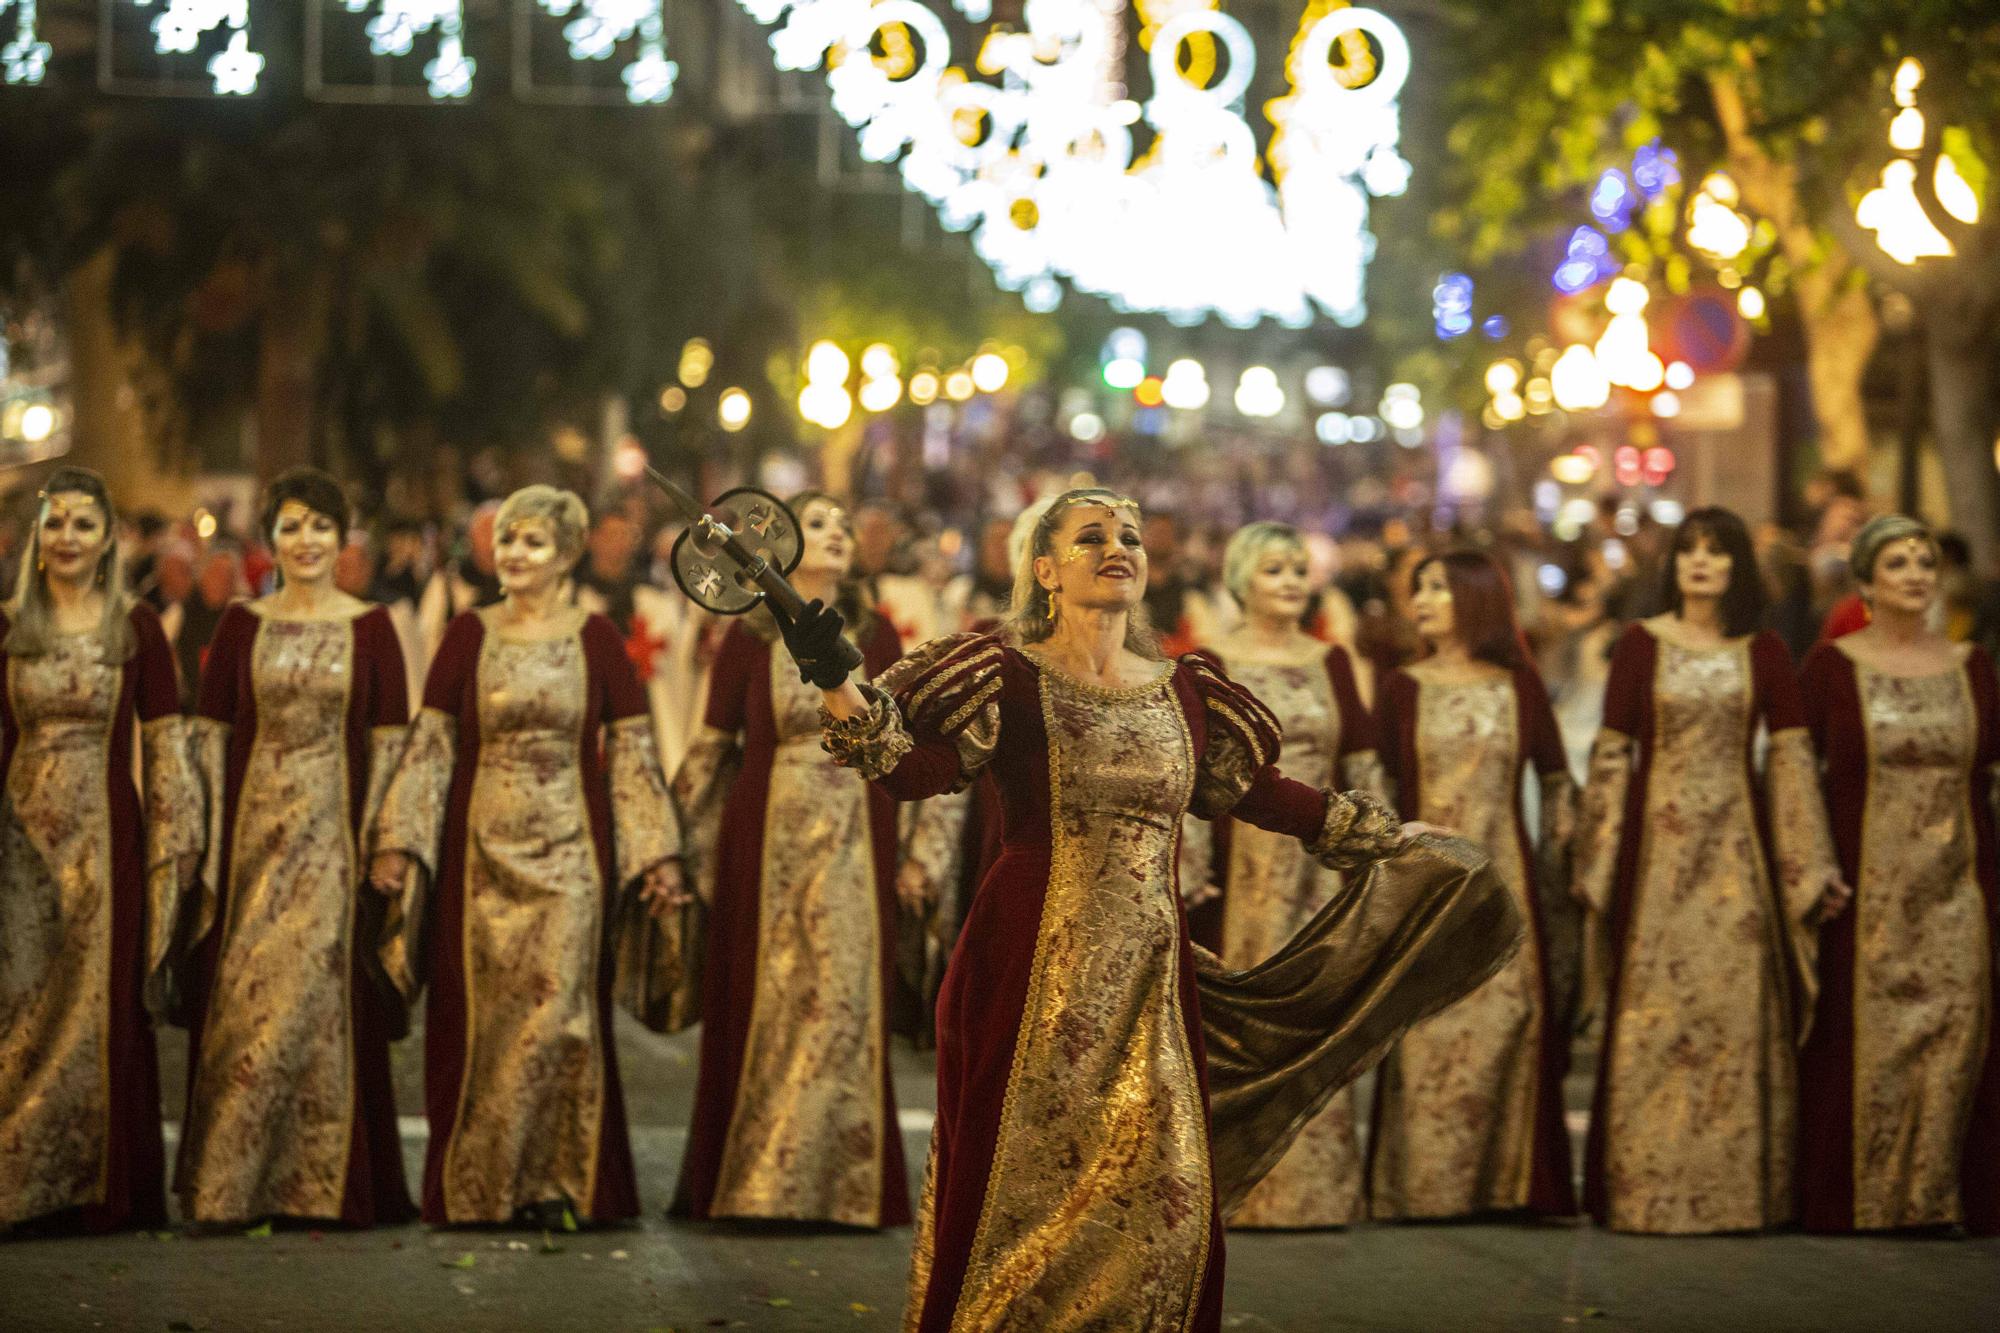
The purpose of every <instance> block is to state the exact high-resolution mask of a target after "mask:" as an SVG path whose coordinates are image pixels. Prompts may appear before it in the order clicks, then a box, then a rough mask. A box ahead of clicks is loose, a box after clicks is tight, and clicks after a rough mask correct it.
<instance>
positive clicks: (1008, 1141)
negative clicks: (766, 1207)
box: [917, 669, 1213, 1329]
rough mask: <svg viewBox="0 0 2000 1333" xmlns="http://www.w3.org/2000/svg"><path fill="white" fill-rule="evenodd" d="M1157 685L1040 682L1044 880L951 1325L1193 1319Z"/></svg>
mask: <svg viewBox="0 0 2000 1333" xmlns="http://www.w3.org/2000/svg"><path fill="white" fill-rule="evenodd" d="M1169 689H1170V687H1169V686H1168V685H1167V683H1166V682H1165V681H1164V680H1162V681H1161V682H1160V683H1157V684H1154V685H1149V686H1145V687H1142V688H1140V689H1138V690H1126V691H1110V690H1101V689H1093V688H1091V687H1089V686H1086V685H1083V684H1081V683H1078V682H1074V681H1071V680H1069V679H1067V678H1065V677H1063V676H1061V675H1060V674H1059V673H1057V672H1055V671H1053V670H1049V669H1044V670H1043V671H1042V673H1041V699H1042V712H1043V718H1044V723H1045V726H1046V728H1047V733H1048V739H1049V777H1050V783H1051V801H1050V804H1051V810H1052V818H1053V825H1054V827H1053V830H1052V832H1053V849H1052V853H1051V857H1052V859H1051V866H1050V879H1049V885H1048V889H1047V894H1046V897H1045V898H1044V901H1043V906H1042V916H1041V929H1040V934H1039V937H1038V939H1037V943H1036V948H1035V958H1034V963H1033V967H1032V971H1031V973H1030V977H1029V983H1028V996H1027V1004H1026V1008H1025V1010H1024V1018H1023V1023H1022V1028H1021V1031H1020V1034H1019V1036H1018V1037H1017V1038H1016V1046H1015V1056H1014V1068H1013V1072H1012V1075H1011V1076H1010V1078H1009V1079H1008V1083H1007V1096H1006V1101H1005V1104H1004V1106H1003V1107H1002V1110H1001V1115H1000V1129H999V1142H998V1144H997V1146H996V1149H995V1152H994V1156H993V1163H992V1170H991V1175H990V1177H989V1180H988V1183H987V1187H986V1198H985V1202H984V1205H983V1207H982V1210H981V1214H980V1219H979V1225H978V1228H977V1232H976V1234H975V1237H974V1240H973V1244H972V1249H971V1254H970V1257H969V1261H968V1266H967V1269H966V1276H965V1282H964V1286H963V1288H962V1289H961V1292H960V1296H959V1301H958V1306H957V1308H956V1310H955V1312H954V1314H953V1317H952V1327H954V1328H965V1329H1002V1328H1006V1329H1048V1328H1107V1329H1108V1328H1120V1329H1124V1328H1133V1329H1137V1328H1145V1329H1170V1328H1184V1327H1186V1326H1187V1323H1188V1320H1189V1319H1190V1318H1191V1317H1192V1314H1193V1307H1194V1302H1195V1299H1196V1297H1197V1295H1198V1293H1199V1292H1200V1290H1201V1286H1202V1280H1203V1274H1204V1272H1205V1270H1206V1264H1207V1250H1208V1234H1209V1232H1208V1229H1209V1215H1210V1207H1211V1192H1212V1189H1213V1185H1212V1182H1211V1180H1210V1175H1209V1164H1208V1135H1207V1125H1206V1123H1205V1118H1204V1115H1203V1110H1202V1105H1201V1096H1200V1091H1199V1083H1198V1076H1197V1070H1196V1066H1195V1062H1194V1055H1193V1053H1192V1051H1191V1050H1190V1049H1189V1045H1188V1041H1187V1034H1186V1030H1185V1028H1184V1027H1183V1020H1182V1003H1183V998H1182V996H1181V995H1180V993H1179V990H1180V971H1179V967H1178V958H1179V949H1180V943H1179V941H1180V919H1179V912H1178V910H1177V906H1176V904H1175V903H1174V901H1173V897H1172V889H1171V887H1170V886H1171V883H1172V875H1171V872H1172V867H1173V857H1174V843H1175V837H1176V834H1177V831H1178V828H1179V823H1180V816H1181V813H1182V811H1183V810H1185V809H1186V808H1187V805H1188V801H1189V799H1190V798H1191V796H1192V794H1193V790H1194V779H1195V774H1194V767H1195V766H1194V763H1193V751H1192V743H1191V740H1190V738H1189V735H1188V731H1187V724H1186V722H1185V720H1184V719H1183V717H1182V715H1181V712H1180V709H1179V707H1178V706H1177V705H1176V702H1175V700H1174V699H1173V697H1172V695H1171V694H1170V693H1169ZM1189 998H1190V999H1191V998H1192V997H1189ZM918 1291H919V1295H918V1297H917V1299H918V1300H919V1301H920V1300H921V1289H918Z"/></svg>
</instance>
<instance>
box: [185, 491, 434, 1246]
mask: <svg viewBox="0 0 2000 1333" xmlns="http://www.w3.org/2000/svg"><path fill="white" fill-rule="evenodd" d="M348 524H349V510H348V503H347V497H346V495H345V494H343V493H342V491H341V488H340V483H339V482H337V481H335V480H334V479H333V478H332V477H330V476H328V475H326V474H325V473H324V472H320V471H318V470H316V469H313V468H299V469H296V470H294V471H292V472H288V473H286V474H285V475H283V476H281V477H279V478H278V479H277V480H276V481H275V482H273V483H272V484H271V488H270V492H269V495H268V497H267V499H266V501H265V505H264V516H263V528H264V531H265V533H266V534H268V535H269V538H270V541H271V546H272V549H273V551H275V552H276V555H277V560H278V572H279V577H280V580H281V581H280V583H279V586H278V588H277V590H276V591H274V592H272V593H271V594H270V595H269V596H267V597H263V598H259V599H258V600H257V601H254V602H249V603H242V602H239V603H237V604H236V605H235V606H233V607H231V608H230V609H229V611H228V613H227V614H225V615H224V616H223V618H222V623H221V625H220V626H219V627H218V629H217V630H216V635H215V640H214V642H213V643H212V644H211V645H210V647H209V650H208V655H207V660H206V662H205V664H204V666H203V669H202V678H201V695H200V705H199V708H198V712H197V715H196V718H195V720H194V722H193V724H192V728H193V732H194V738H195V743H194V755H195V767H196V773H197V774H198V776H199V777H200V778H201V780H202V782H203V785H204V787H205V789H206V795H207V805H206V809H207V815H208V828H209V833H208V852H207V856H206V858H205V861H204V874H203V877H202V885H203V893H202V898H201V901H200V909H199V913H198V916H197V923H196V926H195V936H194V942H193V947H194V957H193V959H192V960H191V963H190V966H189V968H188V971H187V977H186V983H185V986H184V992H185V995H186V999H187V1014H186V1018H187V1026H188V1052H189V1058H188V1067H189V1069H190V1071H191V1073H190V1077H189V1080H188V1097H187V1118H186V1120H185V1121H184V1122H183V1124H184V1128H183V1130H182V1135H181V1147H180V1158H179V1164H178V1167H177V1170H176V1174H175V1192H176V1193H177V1194H178V1195H179V1197H180V1201H181V1213H182V1216H183V1217H185V1218H187V1219H189V1220H191V1221H194V1222H199V1223H228V1222H244V1221H250V1220H254V1219H257V1218H262V1217H270V1216H279V1217H291V1218H313V1219H320V1220H326V1221H339V1222H344V1223H347V1224H349V1225H352V1226H369V1225H372V1224H374V1223H377V1222H402V1221H407V1220H408V1219H409V1218H411V1217H413V1216H414V1215H415V1213H416V1210H415V1208H414V1207H413V1206H412V1205H411V1203H410V1196H409V1191H408V1190H407V1189H406V1188H405V1186H404V1182H403V1152H402V1143H401V1140H400V1139H399V1138H398V1136H397V1133H396V1098H395V1091H394V1089H393V1088H392V1087H391V1085H390V1081H389V1041H390V1039H391V1038H392V1037H393V1036H397V1035H400V1034H401V1031H402V1030H403V1028H404V1027H406V1026H407V1021H408V1019H407V1015H406V1014H404V1013H403V1012H402V1004H401V997H400V996H399V995H398V994H396V992H395V991H394V989H393V987H389V986H386V985H384V984H380V982H379V980H378V979H380V978H381V973H380V970H379V967H376V966H374V963H375V960H374V957H373V954H374V951H375V948H376V944H377V938H376V937H377V934H378V933H379V928H380V927H381V925H382V924H383V914H382V903H381V900H380V899H379V898H376V897H374V896H373V895H369V896H368V897H365V898H361V897H357V895H358V894H365V893H366V890H365V888H363V881H364V880H365V879H366V866H365V864H364V862H363V859H362V856H361V852H360V838H361V836H362V833H363V830H364V829H366V827H367V826H368V822H369V820H370V819H371V818H372V817H373V815H374V813H375V803H376V802H378V801H379V800H380V799H381V796H382V792H383V789H384V787H385V786H386V785H387V782H388V778H389V775H390V773H391V772H393V771H394V768H395V765H396V761H397V759H398V757H399V756H400V755H401V753H402V746H403V739H404V734H405V731H406V729H407V724H408V722H409V693H408V687H407V685H406V684H405V683H404V678H403V654H402V645H401V643H400V642H399V641H398V639H397V636H396V630H395V626H394V624H393V623H392V622H391V621H390V619H389V613H388V611H387V610H385V609H384V608H382V607H379V606H372V605H370V604H369V603H367V602H363V601H360V600H359V599H357V598H355V597H351V596H349V595H348V594H346V593H344V592H342V591H341V590H340V589H338V588H337V587H335V586H334V569H335V563H336V559H337V555H336V553H337V552H339V551H340V550H341V549H342V546H343V543H345V542H346V540H347V532H348Z"/></svg>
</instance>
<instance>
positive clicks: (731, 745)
mask: <svg viewBox="0 0 2000 1333" xmlns="http://www.w3.org/2000/svg"><path fill="white" fill-rule="evenodd" d="M742 765H743V746H742V742H741V740H740V738H739V737H737V736H736V735H734V734H733V733H727V732H723V731H719V730H717V729H716V728H714V727H703V728H702V729H701V730H700V731H699V732H698V733H696V735H695V738H694V740H693V741H692V742H691V743H690V744H689V745H688V750H687V754H686V755H684V756H682V758H681V764H680V767H679V768H678V769H676V770H675V771H674V780H673V797H674V804H675V805H676V806H677V807H678V808H679V810H680V812H681V821H682V823H681V836H682V838H683V840H684V846H683V848H682V852H683V854H684V856H685V858H686V862H687V868H688V873H689V875H690V876H691V879H692V884H691V887H693V888H694V889H695V890H696V892H697V893H698V894H699V895H700V896H701V900H702V901H703V902H713V901H714V900H715V852H716V845H717V843H718V842H719V841H720V840H721V837H722V811H723V808H724V807H725V806H727V805H728V804H729V790H730V787H731V786H732V785H733V784H734V783H735V781H736V774H737V772H738V770H739V769H741V767H742Z"/></svg>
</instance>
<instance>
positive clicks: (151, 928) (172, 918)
mask: <svg viewBox="0 0 2000 1333" xmlns="http://www.w3.org/2000/svg"><path fill="white" fill-rule="evenodd" d="M139 762H140V768H141V779H142V780H141V783H140V793H141V797H142V799H143V802H144V817H145V821H146V972H145V981H144V984H143V990H142V994H143V997H144V999H145V1002H146V1008H147V1011H148V1012H149V1013H151V1014H152V1015H153V1016H154V1017H156V1018H157V1017H160V1016H163V1015H164V1014H166V1013H167V1011H168V1010H169V1009H170V1008H171V1007H172V997H171V991H172V989H173V970H174V968H175V966H176V964H177V963H178V962H179V960H180V959H181V957H182V956H183V955H184V954H185V952H186V950H187V948H188V946H189V944H190V938H189V934H190V930H191V928H192V925H193V923H194V920H195V916H196V913H197V911H198V910H199V908H198V905H197V904H196V903H195V902H193V901H191V899H193V898H194V896H195V894H194V892H191V891H190V889H189V886H187V885H186V884H185V883H184V882H183V879H182V873H181V868H182V864H183V862H185V861H188V860H191V859H192V858H194V857H196V856H198V855H199V854H200V852H201V836H202V827H201V814H200V811H201V804H200V802H201V791H200V786H199V784H198V783H197V781H196V779H195V774H194V769H193V767H192V765H191V764H190V763H189V758H188V731H187V722H186V720H185V719H184V718H182V717H180V716H179V715H178V714H170V715H168V716H166V717H156V718H154V719H153V720H152V721H150V722H142V723H140V724H139Z"/></svg>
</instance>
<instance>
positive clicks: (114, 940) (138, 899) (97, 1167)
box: [0, 606, 201, 1231]
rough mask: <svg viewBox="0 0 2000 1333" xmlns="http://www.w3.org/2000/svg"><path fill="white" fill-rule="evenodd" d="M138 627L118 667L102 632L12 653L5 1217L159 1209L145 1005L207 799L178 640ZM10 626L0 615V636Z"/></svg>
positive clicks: (154, 1083)
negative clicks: (183, 711)
mask: <svg viewBox="0 0 2000 1333" xmlns="http://www.w3.org/2000/svg"><path fill="white" fill-rule="evenodd" d="M130 623H131V626H132V631H133V634H134V635H135V636H136V638H137V640H138V647H137V651H136V653H135V654H134V655H133V657H132V658H131V659H130V660H129V661H126V662H122V663H121V662H107V661H105V660H104V647H103V641H102V639H101V637H100V636H99V635H97V634H95V633H89V634H75V635H60V636H57V638H56V640H55V642H54V644H53V645H52V646H51V647H50V649H49V651H48V652H46V653H44V654H42V655H40V656H36V657H16V656H13V655H12V654H9V653H6V652H4V651H0V670H4V672H5V683H6V690H5V697H4V705H0V714H3V716H0V731H4V741H5V763H6V799H5V805H4V809H0V1229H5V1228H6V1227H9V1226H12V1225H13V1224H15V1223H18V1222H25V1221H28V1220H30V1219H35V1218H42V1217H47V1216H50V1215H53V1214H68V1215H73V1216H75V1217H76V1219H77V1220H78V1222H79V1224H80V1225H81V1227H82V1228H83V1229H85V1230H92V1231H105V1230H112V1229H115V1228H118V1227H124V1226H162V1225H165V1222H166V1202H165V1197H164V1175H165V1153H164V1151H163V1148H162V1145H161V1138H160V1087H159V1072H158V1064H157V1061H156V1057H155V1053H154V1045H153V1031H152V1025H151V1022H150V1019H149V1017H148V1015H147V1012H146V1011H147V1008H148V1007H149V1006H150V1007H151V1008H152V1009H153V1010H154V1011H155V1013H157V1012H159V1011H161V1010H163V1009H164V1008H165V1007H166V1004H167V999H168V995H167V990H168V985H167V982H168V977H169V969H170V966H171V964H172V962H173V960H174V954H175V953H176V951H177V947H178V944H179V942H180V941H179V936H180V935H181V933H182V932H181V921H182V894H181V886H180V880H179V877H178V875H177V865H178V863H180V862H182V861H183V860H191V859H192V858H193V856H194V855H195V854H196V853H197V852H198V851H199V850H200V847H201V819H200V813H199V812H200V808H201V801H200V795H199V793H198V791H197V789H196V787H195V784H194V778H193V775H192V774H191V773H190V772H189V769H188V765H187V752H186V737H185V733H184V731H183V728H182V722H181V717H180V712H179V707H180V693H179V688H178V685H177V684H176V680H175V674H174V659H173V650H172V649H171V648H169V647H168V646H167V641H166V636H165V635H164V634H162V633H161V630H160V622H159V617H158V616H156V615H154V614H153V611H152V609H151V608H149V607H145V606H138V607H135V608H133V611H132V614H131V622H130ZM8 628H9V627H8V622H7V619H6V617H5V616H0V643H4V641H5V638H6V635H7V633H8ZM135 747H136V748H137V749H138V750H139V751H140V758H141V760H142V761H143V767H144V771H143V779H142V785H141V787H140V788H135V787H134V784H133V780H132V775H133V758H134V756H133V751H134V749H135Z"/></svg>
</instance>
